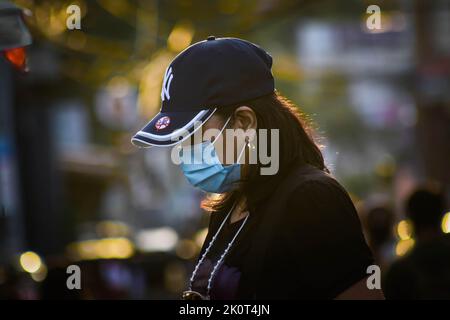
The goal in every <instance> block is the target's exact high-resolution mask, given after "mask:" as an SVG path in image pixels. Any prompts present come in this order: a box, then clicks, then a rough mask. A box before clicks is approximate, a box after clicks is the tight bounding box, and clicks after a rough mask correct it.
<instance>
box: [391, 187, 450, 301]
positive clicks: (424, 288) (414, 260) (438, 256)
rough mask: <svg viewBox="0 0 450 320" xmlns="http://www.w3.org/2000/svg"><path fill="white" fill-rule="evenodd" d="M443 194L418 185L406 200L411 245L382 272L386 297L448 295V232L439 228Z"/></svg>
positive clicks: (409, 297)
mask: <svg viewBox="0 0 450 320" xmlns="http://www.w3.org/2000/svg"><path fill="white" fill-rule="evenodd" d="M445 209H446V206H445V197H444V194H443V193H442V192H441V191H439V190H435V189H432V188H428V187H426V188H419V189H417V190H416V191H414V192H413V193H412V194H411V196H410V198H409V199H408V201H407V205H406V210H407V211H406V214H407V217H408V218H409V219H410V220H411V221H412V224H413V228H414V236H415V241H416V242H415V245H414V247H413V249H412V250H411V251H410V252H409V253H407V255H406V256H405V257H403V258H401V259H400V260H398V261H396V262H395V263H394V264H393V265H392V267H391V268H390V270H389V271H388V274H387V276H386V283H385V287H384V289H385V292H386V297H387V298H390V299H450V236H449V235H447V234H444V233H443V231H442V229H441V221H442V217H443V216H444V213H445Z"/></svg>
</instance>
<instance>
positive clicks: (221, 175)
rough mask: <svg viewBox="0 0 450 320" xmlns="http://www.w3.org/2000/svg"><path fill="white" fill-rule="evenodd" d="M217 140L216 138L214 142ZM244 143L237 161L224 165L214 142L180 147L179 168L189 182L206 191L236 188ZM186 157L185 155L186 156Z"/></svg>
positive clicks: (222, 191)
mask: <svg viewBox="0 0 450 320" xmlns="http://www.w3.org/2000/svg"><path fill="white" fill-rule="evenodd" d="M229 121H230V118H229V119H228V120H227V122H226V123H225V125H224V126H223V128H222V130H221V131H220V134H222V131H223V130H224V129H225V127H226V126H227V124H228V122H229ZM215 141H217V138H216V139H215V140H214V142H215ZM244 150H245V145H244V147H243V148H242V150H241V152H240V154H239V157H238V161H237V163H235V164H232V165H227V166H224V165H222V163H221V162H220V160H219V157H218V156H217V154H216V149H215V148H214V144H213V143H211V142H210V141H205V142H203V143H200V144H196V145H193V146H186V147H183V148H182V152H183V155H182V156H181V159H182V162H181V170H182V171H183V174H184V176H185V177H186V178H187V180H188V181H189V183H191V184H192V185H193V186H194V187H197V188H199V189H201V190H203V191H206V192H212V193H224V192H227V191H230V190H232V189H234V188H236V185H237V182H239V180H240V179H241V165H240V163H239V161H240V159H241V157H242V155H243V154H244ZM185 152H187V153H188V155H190V156H189V160H190V162H189V163H187V161H186V162H184V161H183V159H184V160H186V159H185V157H184V153H185ZM186 158H187V157H186Z"/></svg>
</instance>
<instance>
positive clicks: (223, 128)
mask: <svg viewBox="0 0 450 320" xmlns="http://www.w3.org/2000/svg"><path fill="white" fill-rule="evenodd" d="M230 120H231V116H229V117H228V119H227V121H225V124H224V125H223V127H222V129H220V131H219V134H218V135H217V137H215V138H214V141H213V142H212V144H213V145H214V143H216V141H217V140H218V139H219V137H220V136H221V135H222V132H223V131H224V130H225V128H226V127H227V125H228V122H230Z"/></svg>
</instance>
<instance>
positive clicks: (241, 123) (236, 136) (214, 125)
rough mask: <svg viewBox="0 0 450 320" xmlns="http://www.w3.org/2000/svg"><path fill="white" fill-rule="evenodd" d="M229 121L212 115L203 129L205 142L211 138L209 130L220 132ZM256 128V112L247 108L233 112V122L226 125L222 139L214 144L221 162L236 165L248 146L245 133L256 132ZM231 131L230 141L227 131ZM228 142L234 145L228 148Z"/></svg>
mask: <svg viewBox="0 0 450 320" xmlns="http://www.w3.org/2000/svg"><path fill="white" fill-rule="evenodd" d="M227 120H228V119H226V118H223V117H222V116H220V115H217V114H214V115H212V116H211V118H209V120H208V121H207V122H206V123H205V124H204V125H203V127H202V133H203V141H205V140H207V139H210V137H211V135H209V134H208V133H207V130H209V129H215V132H218V131H220V130H222V129H223V128H224V126H225V124H226V122H227ZM256 128H257V120H256V114H255V112H254V111H253V110H252V109H251V108H249V107H247V106H241V107H239V108H237V109H236V110H235V111H234V112H233V115H232V117H231V120H230V121H229V122H228V123H227V124H226V128H225V129H224V130H223V131H222V136H221V137H222V139H220V140H218V141H217V143H215V144H214V147H215V148H216V153H217V155H218V157H219V160H220V162H221V163H222V164H224V165H229V164H233V163H236V162H237V161H238V157H239V155H240V153H241V151H242V149H243V148H245V146H246V134H245V132H248V130H249V129H253V130H256ZM230 129H232V130H234V131H232V132H229V139H226V134H227V131H226V130H230ZM239 129H240V130H239ZM227 142H228V143H229V142H232V143H233V145H232V146H227ZM220 149H221V150H220ZM229 152H232V153H233V154H232V155H230V154H228V153H229ZM244 155H245V154H244ZM244 155H243V156H244ZM241 163H242V162H241ZM243 167H244V166H243Z"/></svg>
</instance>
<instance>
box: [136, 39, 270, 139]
mask: <svg viewBox="0 0 450 320" xmlns="http://www.w3.org/2000/svg"><path fill="white" fill-rule="evenodd" d="M271 67H272V57H271V56H270V55H269V54H268V53H267V52H266V51H264V50H263V49H262V48H260V47H259V46H257V45H255V44H253V43H251V42H249V41H246V40H242V39H238V38H216V37H214V36H210V37H208V38H207V40H204V41H200V42H197V43H195V44H193V45H191V46H190V47H188V48H186V49H185V50H184V51H182V52H181V53H180V54H178V55H177V56H176V57H175V59H174V60H173V61H172V62H171V63H170V65H169V66H168V67H167V69H166V72H165V75H164V80H163V84H162V89H161V110H160V112H159V113H158V114H157V115H156V116H155V117H154V118H153V119H152V120H150V122H149V123H148V124H147V125H146V126H145V127H143V128H142V129H141V130H140V131H139V132H137V133H136V134H135V135H134V137H133V138H132V139H131V142H132V143H133V144H134V145H136V146H138V147H150V146H173V145H175V144H177V143H179V142H181V141H183V140H185V139H187V138H188V137H189V136H190V135H192V134H193V133H194V132H195V131H196V130H197V129H199V128H200V127H201V125H202V124H203V123H205V122H206V121H207V120H208V119H209V118H210V117H211V116H212V115H213V114H214V112H215V111H217V110H218V109H220V108H222V107H225V106H228V105H232V104H235V103H239V102H243V101H247V100H251V99H254V98H258V97H261V96H264V95H267V94H270V93H273V92H274V90H275V84H274V79H273V75H272V72H271Z"/></svg>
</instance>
